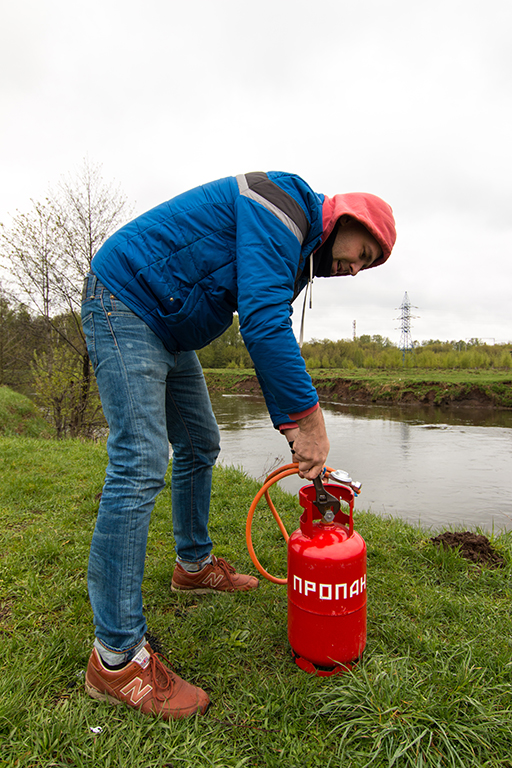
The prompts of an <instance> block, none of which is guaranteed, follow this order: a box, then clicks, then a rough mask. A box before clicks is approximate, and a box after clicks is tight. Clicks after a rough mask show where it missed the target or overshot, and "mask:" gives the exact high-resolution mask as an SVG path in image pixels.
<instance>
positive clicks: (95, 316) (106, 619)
mask: <svg viewBox="0 0 512 768" xmlns="http://www.w3.org/2000/svg"><path fill="white" fill-rule="evenodd" d="M82 324H83V328H84V332H85V335H86V339H87V348H88V350H89V355H90V358H91V361H92V364H93V367H94V371H95V374H96V379H97V382H98V387H99V392H100V397H101V402H102V406H103V412H104V414H105V418H106V420H107V422H108V426H109V436H108V440H107V450H108V458H109V461H108V466H107V472H106V479H105V485H104V488H103V494H102V497H101V502H100V506H99V511H98V519H97V522H96V527H95V529H94V534H93V538H92V544H91V552H90V557H89V571H88V587H89V596H90V600H91V605H92V609H93V612H94V623H95V626H96V637H97V638H98V640H99V641H100V643H101V644H102V645H103V646H105V647H106V648H107V649H109V650H111V651H115V652H127V653H128V658H129V656H130V649H134V648H136V647H137V645H138V644H139V643H140V641H141V639H142V638H143V637H144V634H145V632H146V621H145V618H144V616H143V613H142V592H141V585H142V578H143V575H144V561H145V555H146V543H147V534H148V527H149V520H150V516H151V512H152V510H153V506H154V503H155V499H156V496H157V495H158V493H159V492H160V491H161V490H162V488H163V487H164V485H165V482H164V477H165V473H166V471H167V467H168V463H169V443H171V445H172V449H173V461H172V482H171V489H172V524H173V530H174V538H175V542H176V552H177V554H178V556H179V557H180V558H181V559H182V560H185V561H189V562H196V561H198V560H202V559H203V558H205V557H207V556H208V555H209V554H210V552H211V548H212V542H211V539H210V536H209V534H208V515H209V509H210V494H211V482H212V467H213V465H214V464H215V460H216V458H217V456H218V454H219V450H220V445H219V441H220V435H219V429H218V426H217V423H216V421H215V416H214V414H213V411H212V407H211V404H210V398H209V396H208V390H207V388H206V383H205V380H204V376H203V372H202V368H201V365H200V363H199V360H198V359H197V355H196V353H195V352H179V353H176V354H173V353H171V352H169V351H168V350H167V349H166V348H165V347H164V345H163V343H162V341H161V340H160V339H159V338H158V336H156V334H155V333H153V331H152V330H151V329H150V328H149V326H148V325H146V323H145V322H144V321H143V320H141V319H140V318H139V317H137V315H135V314H134V313H133V312H132V311H131V310H130V309H129V308H128V307H127V306H126V305H125V304H123V303H122V302H120V301H118V299H116V298H115V297H114V296H113V295H111V294H110V292H109V290H108V289H107V288H105V286H103V285H102V283H100V281H99V280H98V279H97V278H96V277H95V276H94V275H89V276H88V277H87V278H86V281H85V283H84V293H83V302H82Z"/></svg>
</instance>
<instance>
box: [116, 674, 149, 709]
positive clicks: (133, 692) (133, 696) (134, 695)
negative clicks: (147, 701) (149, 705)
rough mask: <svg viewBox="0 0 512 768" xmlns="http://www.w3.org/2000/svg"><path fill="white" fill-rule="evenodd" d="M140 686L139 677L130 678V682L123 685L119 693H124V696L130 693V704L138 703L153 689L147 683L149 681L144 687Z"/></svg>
mask: <svg viewBox="0 0 512 768" xmlns="http://www.w3.org/2000/svg"><path fill="white" fill-rule="evenodd" d="M141 686H142V680H141V679H140V677H134V678H133V680H130V682H129V683H127V684H126V685H125V686H124V688H121V693H124V695H125V696H128V694H130V701H131V702H132V704H138V703H139V701H141V699H143V698H144V696H146V694H148V693H151V691H152V690H153V686H152V685H149V683H148V685H145V686H144V688H142V687H141Z"/></svg>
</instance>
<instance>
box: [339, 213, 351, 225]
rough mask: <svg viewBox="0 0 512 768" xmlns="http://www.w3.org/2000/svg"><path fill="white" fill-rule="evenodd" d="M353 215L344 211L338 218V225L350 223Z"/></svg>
mask: <svg viewBox="0 0 512 768" xmlns="http://www.w3.org/2000/svg"><path fill="white" fill-rule="evenodd" d="M351 220H352V219H351V217H350V216H349V215H348V213H344V214H343V216H340V217H339V219H338V226H339V227H344V226H345V225H346V224H348V223H349V222H350V221H351Z"/></svg>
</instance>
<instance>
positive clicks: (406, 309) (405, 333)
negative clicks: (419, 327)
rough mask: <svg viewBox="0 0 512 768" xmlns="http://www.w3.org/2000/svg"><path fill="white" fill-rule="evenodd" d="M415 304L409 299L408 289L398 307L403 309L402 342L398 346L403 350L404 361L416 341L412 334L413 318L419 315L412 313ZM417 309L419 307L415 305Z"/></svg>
mask: <svg viewBox="0 0 512 768" xmlns="http://www.w3.org/2000/svg"><path fill="white" fill-rule="evenodd" d="M412 306H413V305H412V304H411V302H410V301H409V297H408V295H407V291H406V292H405V293H404V298H403V301H402V303H401V304H400V306H399V307H398V309H399V310H400V311H401V313H402V314H401V315H400V318H399V320H400V344H399V345H398V348H399V349H401V350H402V362H403V361H405V353H406V352H410V350H411V349H414V342H413V340H412V335H411V320H412V318H415V317H417V315H411V307H412ZM414 308H415V309H417V307H414Z"/></svg>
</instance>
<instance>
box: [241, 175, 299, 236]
mask: <svg viewBox="0 0 512 768" xmlns="http://www.w3.org/2000/svg"><path fill="white" fill-rule="evenodd" d="M236 180H237V182H238V189H239V190H240V194H241V195H243V196H244V197H249V198H250V199H251V200H254V201H255V202H257V203H260V204H261V205H263V206H264V207H265V208H267V209H268V210H269V211H271V212H272V213H273V214H274V215H275V216H277V218H278V219H279V220H280V221H282V223H283V224H284V225H285V226H286V227H288V229H289V230H290V231H291V232H293V234H294V235H295V237H296V238H297V240H298V241H299V242H300V244H301V245H302V243H303V242H304V240H305V238H306V235H307V233H308V229H309V223H308V220H307V218H306V214H305V213H304V211H303V210H302V208H301V207H300V205H299V204H298V203H297V201H296V200H294V199H293V197H292V196H291V195H289V194H288V192H285V191H284V189H281V187H279V186H278V185H277V184H274V182H273V181H271V180H270V179H269V178H268V176H267V174H266V173H260V172H257V173H246V174H243V173H241V174H239V175H238V176H237V177H236Z"/></svg>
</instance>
